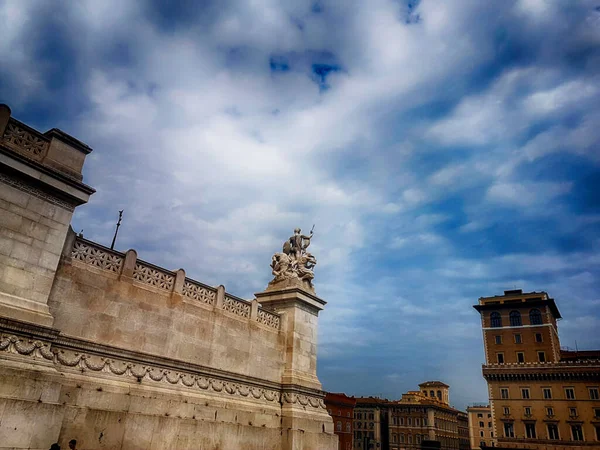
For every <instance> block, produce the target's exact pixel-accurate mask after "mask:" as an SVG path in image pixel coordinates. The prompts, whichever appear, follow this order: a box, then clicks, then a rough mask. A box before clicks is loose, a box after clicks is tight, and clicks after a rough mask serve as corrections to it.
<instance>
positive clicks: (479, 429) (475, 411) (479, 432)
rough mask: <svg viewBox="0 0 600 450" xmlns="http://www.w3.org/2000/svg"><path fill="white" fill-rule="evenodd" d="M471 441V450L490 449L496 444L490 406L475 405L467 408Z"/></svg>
mask: <svg viewBox="0 0 600 450" xmlns="http://www.w3.org/2000/svg"><path fill="white" fill-rule="evenodd" d="M467 415H468V418H469V441H470V445H471V449H473V450H476V449H477V450H479V449H481V448H483V447H486V446H488V447H490V446H491V445H492V442H494V429H493V422H492V409H491V408H490V405H473V406H469V407H468V408H467Z"/></svg>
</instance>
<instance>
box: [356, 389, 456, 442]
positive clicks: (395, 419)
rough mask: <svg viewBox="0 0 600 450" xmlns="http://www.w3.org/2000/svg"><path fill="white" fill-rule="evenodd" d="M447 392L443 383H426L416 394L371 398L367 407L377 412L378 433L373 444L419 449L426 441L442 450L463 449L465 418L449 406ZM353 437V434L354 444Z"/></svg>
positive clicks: (408, 393) (375, 415)
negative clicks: (399, 397) (384, 398)
mask: <svg viewBox="0 0 600 450" xmlns="http://www.w3.org/2000/svg"><path fill="white" fill-rule="evenodd" d="M449 390H450V388H449V386H448V385H447V384H445V383H442V382H440V381H427V382H425V383H421V384H420V385H419V391H409V392H407V393H405V394H403V395H402V398H401V399H400V400H396V401H389V400H381V399H371V404H370V405H369V406H370V407H371V410H377V411H379V417H380V421H379V422H380V424H379V428H380V430H381V431H380V432H379V433H375V437H376V439H375V442H376V443H380V444H381V448H383V449H384V450H387V449H390V450H408V449H420V448H421V445H422V443H423V441H427V440H432V441H439V442H440V444H441V448H442V449H444V450H451V449H452V450H454V449H457V450H458V449H467V448H468V426H467V417H466V415H465V414H464V413H463V412H461V411H458V410H456V409H454V408H452V407H451V406H450V405H449V399H450V395H449ZM359 404H360V402H357V409H356V410H355V411H358V407H359ZM363 404H367V402H364V403H363ZM372 412H373V416H374V417H378V416H377V414H376V411H372ZM355 426H356V424H355ZM356 437H357V436H356V433H355V442H356ZM355 448H361V447H356V446H355ZM373 448H377V447H373Z"/></svg>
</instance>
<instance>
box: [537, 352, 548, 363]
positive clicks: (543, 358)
mask: <svg viewBox="0 0 600 450" xmlns="http://www.w3.org/2000/svg"><path fill="white" fill-rule="evenodd" d="M538 361H539V362H546V353H544V352H538Z"/></svg>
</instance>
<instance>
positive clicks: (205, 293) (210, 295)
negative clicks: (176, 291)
mask: <svg viewBox="0 0 600 450" xmlns="http://www.w3.org/2000/svg"><path fill="white" fill-rule="evenodd" d="M182 295H183V296H184V297H189V298H193V299H194V300H199V301H200V302H202V303H206V304H207V305H214V304H215V302H216V298H217V290H216V289H214V288H210V287H208V286H204V285H202V284H200V283H198V282H195V281H193V280H190V279H186V280H185V282H184V283H183V291H182Z"/></svg>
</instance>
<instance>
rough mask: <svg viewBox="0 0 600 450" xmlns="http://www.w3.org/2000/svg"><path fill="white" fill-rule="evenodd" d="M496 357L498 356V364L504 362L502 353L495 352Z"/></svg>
mask: <svg viewBox="0 0 600 450" xmlns="http://www.w3.org/2000/svg"><path fill="white" fill-rule="evenodd" d="M496 357H497V358H498V364H504V353H496Z"/></svg>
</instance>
